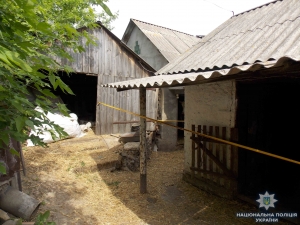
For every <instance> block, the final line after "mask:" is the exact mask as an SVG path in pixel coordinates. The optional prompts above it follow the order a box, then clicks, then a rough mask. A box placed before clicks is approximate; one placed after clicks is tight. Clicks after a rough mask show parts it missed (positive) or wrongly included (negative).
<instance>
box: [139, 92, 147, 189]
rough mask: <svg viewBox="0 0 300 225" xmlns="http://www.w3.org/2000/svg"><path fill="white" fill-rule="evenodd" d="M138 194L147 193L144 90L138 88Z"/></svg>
mask: <svg viewBox="0 0 300 225" xmlns="http://www.w3.org/2000/svg"><path fill="white" fill-rule="evenodd" d="M140 115H141V116H142V117H140V125H141V127H140V193H141V194H144V193H146V192H147V156H146V151H147V148H146V147H147V146H146V119H145V118H143V116H146V88H140Z"/></svg>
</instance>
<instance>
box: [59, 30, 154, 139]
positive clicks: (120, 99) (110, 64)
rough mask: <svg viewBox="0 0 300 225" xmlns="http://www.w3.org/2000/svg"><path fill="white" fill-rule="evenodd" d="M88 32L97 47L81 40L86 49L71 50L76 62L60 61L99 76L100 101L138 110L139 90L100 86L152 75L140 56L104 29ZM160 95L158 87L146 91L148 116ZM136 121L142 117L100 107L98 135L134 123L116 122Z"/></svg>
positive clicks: (120, 130)
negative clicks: (117, 89) (77, 51)
mask: <svg viewBox="0 0 300 225" xmlns="http://www.w3.org/2000/svg"><path fill="white" fill-rule="evenodd" d="M89 32H90V33H91V34H92V35H94V37H95V38H96V43H97V46H95V45H91V44H89V45H86V41H85V40H84V39H82V40H80V41H81V43H82V44H83V47H85V49H86V51H85V52H83V53H80V54H79V53H74V52H71V51H70V53H71V55H72V56H73V57H74V59H75V60H74V62H67V60H66V59H62V60H61V61H60V62H62V63H63V64H68V65H69V66H70V67H72V68H73V70H75V72H77V73H86V74H93V75H98V86H97V89H98V90H97V102H104V103H106V104H110V105H113V106H116V107H120V108H123V109H126V110H129V111H132V112H135V113H139V91H138V90H128V91H122V92H117V91H116V89H113V88H104V87H101V84H107V83H113V82H119V81H126V80H131V79H136V78H142V77H148V76H150V75H152V74H151V73H149V72H147V71H146V70H145V69H143V67H142V66H141V65H140V63H139V62H138V59H136V58H135V57H134V56H133V55H132V54H131V53H129V51H128V50H126V49H125V48H124V47H122V46H121V45H120V41H117V40H115V39H114V38H112V37H111V36H110V34H108V33H107V32H106V31H105V30H104V29H101V28H95V29H93V30H90V31H89ZM58 61H59V59H58ZM157 95H158V90H157V91H152V90H151V91H147V116H149V117H151V118H154V119H156V115H157ZM95 104H96V103H95ZM136 120H139V118H137V117H134V116H132V115H130V114H126V113H123V112H120V111H116V110H113V109H111V108H108V107H104V106H98V107H97V112H96V134H98V135H99V134H111V133H125V132H130V127H131V123H123V124H114V122H120V121H127V122H130V121H136ZM150 125H151V124H150V123H147V126H148V127H147V128H148V129H150Z"/></svg>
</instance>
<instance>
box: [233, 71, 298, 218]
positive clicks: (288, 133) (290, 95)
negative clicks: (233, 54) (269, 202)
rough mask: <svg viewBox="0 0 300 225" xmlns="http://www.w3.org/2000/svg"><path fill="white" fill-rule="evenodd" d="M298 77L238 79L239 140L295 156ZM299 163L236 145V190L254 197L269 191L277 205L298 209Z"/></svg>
mask: <svg viewBox="0 0 300 225" xmlns="http://www.w3.org/2000/svg"><path fill="white" fill-rule="evenodd" d="M299 96H300V79H299V78H296V77H283V76H282V78H279V77H278V78H268V79H264V80H256V81H255V80H254V81H238V82H237V98H238V109H237V121H236V122H237V127H238V130H239V143H240V144H243V145H247V146H250V147H253V148H258V149H260V150H263V151H266V152H270V153H274V154H277V155H280V156H283V157H287V158H290V159H294V160H297V161H300V151H299V146H298V145H299V142H298V140H299V128H300V116H299V115H300V107H299V106H298V104H299ZM299 172H300V165H297V164H294V163H291V162H287V161H283V160H280V159H276V158H273V157H270V156H266V155H262V154H258V153H255V152H251V151H247V150H243V149H239V172H238V174H239V177H238V191H239V193H240V194H242V195H245V196H247V197H250V198H251V199H258V198H259V194H264V193H265V192H266V191H268V193H269V194H275V196H274V198H275V199H277V200H278V202H277V203H276V204H275V205H276V208H282V209H285V210H286V211H288V212H298V215H299V212H300V210H299V209H300V206H299V203H300V192H299V190H300V176H299Z"/></svg>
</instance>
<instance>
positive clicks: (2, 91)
mask: <svg viewBox="0 0 300 225" xmlns="http://www.w3.org/2000/svg"><path fill="white" fill-rule="evenodd" d="M106 1H107V0H60V1H56V0H10V1H4V2H2V4H0V148H1V147H3V146H4V145H8V144H9V140H10V138H13V139H15V140H17V141H21V142H23V141H25V140H26V139H27V138H28V132H29V130H30V129H32V128H34V127H41V126H42V123H41V120H44V121H45V122H46V123H47V124H48V125H49V126H50V127H51V129H50V132H52V134H54V132H56V133H57V134H58V135H59V136H63V135H65V132H64V131H63V130H62V129H61V128H60V127H59V126H57V125H55V124H53V123H51V122H50V121H49V120H47V118H46V117H45V116H44V115H43V114H42V113H40V112H37V111H35V110H34V108H35V107H36V106H39V107H41V108H42V109H44V111H45V112H47V111H51V110H52V107H53V105H52V103H51V101H50V100H49V99H50V98H55V96H54V95H53V93H52V90H53V89H54V90H55V89H57V88H60V89H61V90H62V91H63V92H65V93H68V94H73V93H72V91H71V89H70V88H69V87H68V86H67V85H66V84H65V83H64V82H63V81H62V80H61V79H60V77H59V76H58V75H57V71H58V70H64V71H67V72H70V68H68V67H67V66H62V65H59V64H58V63H57V62H56V61H55V60H54V59H55V58H56V57H64V58H67V59H69V60H72V58H71V57H70V55H69V54H68V53H67V52H66V51H65V49H66V48H72V49H74V51H76V52H81V51H83V50H84V46H79V45H78V44H77V43H78V42H77V40H78V38H80V37H81V36H82V35H84V36H85V37H86V38H88V40H90V41H91V40H92V39H91V37H89V36H88V34H87V33H85V32H78V31H77V30H76V29H75V28H74V27H78V26H88V27H92V26H96V25H95V23H94V22H95V20H96V18H97V15H96V13H95V11H94V10H93V8H92V7H93V6H101V7H102V9H103V10H104V11H105V12H106V13H107V14H108V15H109V16H113V15H112V13H111V12H110V10H109V8H108V7H107V6H106V5H105V2H106ZM29 87H30V89H32V90H35V92H36V98H35V99H34V100H33V101H29V100H28V96H29V95H30V93H29ZM55 107H56V108H58V109H59V110H60V111H61V112H62V113H64V114H66V113H67V109H66V107H65V106H64V105H62V104H57V105H56V106H55ZM30 139H31V140H32V141H33V143H36V144H39V145H43V143H42V142H41V140H40V139H39V138H38V137H37V136H31V137H30ZM0 151H1V150H0ZM11 152H12V153H13V154H14V153H15V151H14V150H11ZM0 153H1V152H0ZM4 172H5V171H4V167H3V164H1V163H0V173H4Z"/></svg>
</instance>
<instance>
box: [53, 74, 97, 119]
mask: <svg viewBox="0 0 300 225" xmlns="http://www.w3.org/2000/svg"><path fill="white" fill-rule="evenodd" d="M59 75H60V77H61V79H62V81H63V82H64V83H65V84H67V85H68V86H69V87H70V88H71V90H72V91H73V93H74V94H75V95H70V94H66V93H63V92H62V91H61V90H60V89H59V88H58V89H57V90H56V91H55V92H54V93H55V94H56V95H58V96H60V97H61V99H62V100H63V102H64V104H65V105H66V106H67V108H68V109H69V110H70V112H72V113H75V114H76V115H77V117H78V122H79V124H85V123H87V122H92V124H93V123H94V122H95V121H96V104H97V82H98V79H97V78H98V77H97V76H90V75H86V74H80V73H71V74H69V75H68V74H67V73H65V72H60V74H59Z"/></svg>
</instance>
